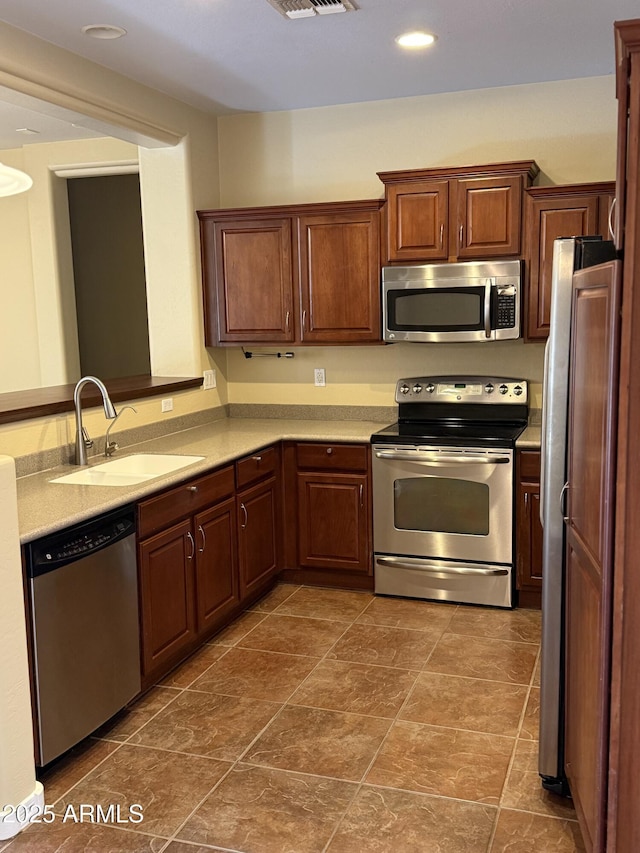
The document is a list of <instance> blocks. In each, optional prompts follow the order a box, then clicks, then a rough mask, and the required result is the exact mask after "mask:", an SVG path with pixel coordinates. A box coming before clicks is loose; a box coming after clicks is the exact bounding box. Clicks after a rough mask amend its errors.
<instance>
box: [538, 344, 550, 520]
mask: <svg viewBox="0 0 640 853" xmlns="http://www.w3.org/2000/svg"><path fill="white" fill-rule="evenodd" d="M542 375H543V380H542V381H543V385H542V387H543V389H545V390H546V389H547V388H548V387H549V339H547V342H546V344H545V345H544V371H543V374H542ZM546 396H547V395H546V394H544V393H543V395H542V426H541V430H540V508H539V509H540V524H541V525H542V526H543V527H544V494H545V488H544V481H545V470H546V467H547V466H546V460H545V457H546V455H547V405H546V403H547V401H546Z"/></svg>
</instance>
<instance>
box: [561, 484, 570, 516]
mask: <svg viewBox="0 0 640 853" xmlns="http://www.w3.org/2000/svg"><path fill="white" fill-rule="evenodd" d="M568 491H569V481H568V480H567V482H566V483H565V484H564V486H563V487H562V490H561V492H560V515H561V516H562V520H563V521H564V522H567V521H569V516H568V515H566V511H567V507H566V494H567V492H568Z"/></svg>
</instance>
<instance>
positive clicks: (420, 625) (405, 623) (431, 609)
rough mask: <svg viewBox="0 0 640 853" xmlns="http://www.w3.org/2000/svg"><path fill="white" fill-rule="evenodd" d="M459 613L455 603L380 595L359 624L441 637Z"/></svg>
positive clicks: (363, 614)
mask: <svg viewBox="0 0 640 853" xmlns="http://www.w3.org/2000/svg"><path fill="white" fill-rule="evenodd" d="M456 610H457V605H455V604H433V603H432V602H429V601H418V600H417V599H410V598H386V597H385V596H378V597H377V598H374V599H373V600H372V601H371V603H370V604H369V606H368V607H367V609H366V610H365V611H364V613H362V614H361V615H360V616H358V618H357V620H356V621H357V622H358V623H360V624H362V625H386V626H387V627H391V628H412V629H414V630H416V631H427V632H429V633H430V635H431V636H433V637H438V636H440V634H442V632H443V631H444V629H445V628H446V627H447V626H448V625H449V622H450V621H451V618H452V616H453V615H454V613H455V612H456Z"/></svg>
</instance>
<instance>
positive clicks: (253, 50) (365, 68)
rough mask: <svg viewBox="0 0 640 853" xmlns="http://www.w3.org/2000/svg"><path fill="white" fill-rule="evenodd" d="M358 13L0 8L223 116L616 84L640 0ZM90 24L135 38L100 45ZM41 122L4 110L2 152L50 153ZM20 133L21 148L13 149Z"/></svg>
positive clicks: (57, 0)
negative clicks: (412, 39)
mask: <svg viewBox="0 0 640 853" xmlns="http://www.w3.org/2000/svg"><path fill="white" fill-rule="evenodd" d="M355 2H356V5H357V6H358V11H355V12H347V13H343V14H334V15H323V16H315V17H313V18H303V19H300V20H288V19H287V18H284V17H282V16H281V15H280V14H279V13H278V12H277V11H276V10H275V9H273V8H272V7H271V6H270V5H269V3H268V2H267V0H134V1H133V2H132V0H47V2H45V3H43V2H42V0H2V4H1V6H0V20H4V21H5V22H7V23H8V24H11V25H13V26H15V27H19V28H21V29H23V30H26V31H28V32H30V33H33V34H34V35H37V36H39V37H41V38H43V39H46V40H47V41H50V42H53V43H54V44H57V45H59V46H60V47H64V48H66V49H67V50H70V51H73V52H74V53H78V54H81V55H82V56H84V57H86V58H88V59H91V60H93V61H94V62H97V63H99V64H101V65H105V66H107V67H109V68H112V69H114V70H116V71H119V72H120V73H122V74H125V75H127V76H129V77H131V78H133V79H135V80H138V81H140V82H142V83H145V84H146V85H148V86H151V87H153V88H155V89H159V90H161V91H163V92H166V93H167V94H169V95H173V96H174V97H176V98H179V99H181V100H183V101H186V102H187V103H190V104H192V105H194V106H197V107H199V108H201V109H203V110H206V111H209V112H214V113H217V114H223V113H229V112H233V111H243V112H246V111H261V112H262V111H270V110H289V109H299V108H303V107H318V106H325V105H330V104H348V103H353V102H360V101H369V100H379V99H387V98H399V97H406V96H411V95H424V94H433V93H438V92H451V91H460V90H465V89H481V88H486V87H492V86H506V85H512V84H518V83H536V82H542V81H548V80H561V79H570V78H574V77H589V76H597V75H602V74H612V73H613V71H614V42H613V22H614V21H615V20H624V19H628V18H633V17H638V16H640V4H639V2H638V0H355ZM86 24H114V25H116V26H120V27H124V28H125V29H126V30H127V35H126V36H124V37H123V38H121V39H117V40H111V41H107V40H97V39H91V38H88V37H87V36H85V35H83V34H82V32H81V27H83V26H84V25H86ZM414 29H426V30H428V31H430V32H433V33H435V34H436V35H437V36H438V40H437V42H436V44H435V46H434V47H432V48H431V49H429V50H427V51H422V52H407V51H401V50H400V49H399V48H398V47H397V45H396V44H395V43H394V38H395V36H396V35H398V34H400V33H402V32H405V31H407V30H414ZM1 97H2V92H1V91H0V98H1ZM14 106H15V105H14ZM36 116H37V112H36V113H33V114H32V115H29V114H25V115H24V116H23V117H20V116H18V115H17V114H16V113H13V114H12V116H11V120H10V122H9V124H7V123H6V121H5V119H4V118H3V117H2V111H1V110H0V147H16V146H17V145H20V144H25V143H28V142H29V141H45V139H44V137H43V136H39V137H35V138H34V137H31V139H28V138H23V139H22V140H21V141H20V140H16V139H15V127H16V126H19V127H24V126H27V127H30V126H31V125H33V124H34V123H35V121H36ZM16 122H19V124H18V125H16ZM11 123H12V124H13V128H12V131H11V132H12V134H13V139H14V142H13V145H9V144H7V141H6V139H5V138H4V137H3V135H2V131H3V130H4V129H5V128H9V127H10V126H11ZM34 129H37V128H34ZM56 132H60V133H62V132H63V129H62V128H59V127H57V128H52V129H51V133H54V134H55V133H56ZM87 135H89V134H87ZM59 138H62V137H59ZM65 138H69V137H65ZM46 141H48V139H47V140H46Z"/></svg>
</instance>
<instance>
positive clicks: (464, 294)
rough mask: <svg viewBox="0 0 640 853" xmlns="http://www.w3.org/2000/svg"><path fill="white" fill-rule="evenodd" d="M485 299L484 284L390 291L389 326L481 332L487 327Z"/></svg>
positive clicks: (432, 330)
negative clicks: (485, 322) (478, 285)
mask: <svg viewBox="0 0 640 853" xmlns="http://www.w3.org/2000/svg"><path fill="white" fill-rule="evenodd" d="M484 301H485V289H484V286H480V287H473V286H472V287H437V288H430V287H426V288H417V289H415V290H411V289H408V290H390V291H389V292H388V294H387V310H388V318H389V320H388V324H389V328H390V329H393V330H394V331H398V332H411V331H422V332H456V331H479V330H481V329H483V328H484Z"/></svg>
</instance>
